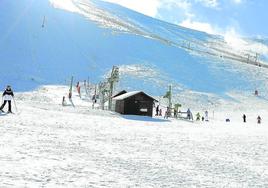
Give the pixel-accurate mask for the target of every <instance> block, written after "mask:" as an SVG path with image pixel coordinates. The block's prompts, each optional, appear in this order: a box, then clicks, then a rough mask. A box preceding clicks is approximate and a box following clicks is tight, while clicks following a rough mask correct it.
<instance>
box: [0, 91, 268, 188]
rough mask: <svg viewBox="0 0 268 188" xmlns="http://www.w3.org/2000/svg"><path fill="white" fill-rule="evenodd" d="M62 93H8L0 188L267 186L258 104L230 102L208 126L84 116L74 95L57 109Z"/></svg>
mask: <svg viewBox="0 0 268 188" xmlns="http://www.w3.org/2000/svg"><path fill="white" fill-rule="evenodd" d="M67 93H68V87H65V86H44V87H41V88H39V89H38V90H35V91H34V92H26V93H15V96H16V99H17V106H18V109H19V112H20V113H19V114H17V115H12V114H11V115H6V116H0V125H1V126H0V149H1V152H0V166H1V168H0V187H55V188H56V187H115V188H117V187H267V185H268V170H267V169H268V157H267V155H268V146H267V141H268V127H267V121H268V119H266V117H267V115H268V113H267V111H265V110H261V109H262V107H266V106H264V105H263V106H259V110H257V111H255V110H251V109H247V111H244V110H245V109H244V108H239V106H238V104H236V103H233V106H232V109H235V108H237V109H240V110H236V111H232V110H231V111H230V110H229V111H222V110H221V108H219V111H215V114H214V118H213V116H212V112H211V111H209V117H210V122H194V123H190V122H186V121H182V120H175V119H169V120H164V119H163V118H149V117H138V116H120V115H118V114H116V113H113V112H108V111H101V110H92V109H91V104H90V102H88V101H87V100H86V98H84V97H85V96H82V99H80V98H79V97H78V94H77V93H74V94H73V96H74V99H73V101H74V103H75V107H72V106H66V107H62V106H61V99H62V96H63V95H67ZM249 99H250V98H249ZM260 104H261V103H260ZM262 104H264V103H262ZM223 109H224V108H223ZM263 109H264V108H263ZM195 112H196V111H194V114H195ZM227 112H228V113H229V115H228V114H227ZM243 113H246V115H247V117H248V123H246V124H244V123H242V114H243ZM258 113H259V115H261V116H262V117H263V123H262V124H260V125H258V124H257V122H256V118H257V115H258ZM227 117H228V118H230V119H231V122H230V123H225V121H224V120H225V118H227Z"/></svg>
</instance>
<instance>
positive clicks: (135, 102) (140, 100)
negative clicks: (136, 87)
mask: <svg viewBox="0 0 268 188" xmlns="http://www.w3.org/2000/svg"><path fill="white" fill-rule="evenodd" d="M113 100H114V101H115V111H116V112H118V113H120V114H125V115H140V116H151V117H152V116H153V105H154V102H155V101H157V100H155V99H154V98H153V97H151V96H149V95H147V94H146V93H144V92H142V91H133V92H128V93H125V94H122V95H119V96H116V97H114V98H113Z"/></svg>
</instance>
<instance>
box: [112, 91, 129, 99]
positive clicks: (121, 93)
mask: <svg viewBox="0 0 268 188" xmlns="http://www.w3.org/2000/svg"><path fill="white" fill-rule="evenodd" d="M125 93H127V91H126V90H122V91H120V92H118V93H117V94H115V95H114V96H112V98H115V97H118V96H119V95H123V94H125Z"/></svg>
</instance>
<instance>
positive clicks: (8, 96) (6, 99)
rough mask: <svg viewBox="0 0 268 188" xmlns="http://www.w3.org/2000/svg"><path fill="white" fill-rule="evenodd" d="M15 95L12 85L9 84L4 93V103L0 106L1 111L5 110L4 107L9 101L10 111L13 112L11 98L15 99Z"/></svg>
mask: <svg viewBox="0 0 268 188" xmlns="http://www.w3.org/2000/svg"><path fill="white" fill-rule="evenodd" d="M13 97H14V93H13V91H12V89H11V87H10V86H9V85H8V86H7V87H6V90H5V91H4V93H3V99H4V103H3V104H2V106H1V107H0V111H1V112H4V111H3V108H4V107H5V105H6V103H7V102H8V113H12V110H11V100H12V99H13Z"/></svg>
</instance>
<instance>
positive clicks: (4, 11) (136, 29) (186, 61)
mask: <svg viewBox="0 0 268 188" xmlns="http://www.w3.org/2000/svg"><path fill="white" fill-rule="evenodd" d="M66 2H68V3H66V4H65V6H64V5H62V4H61V3H60V1H57V0H50V1H32V0H20V1H18V2H14V1H9V0H4V1H2V2H1V11H0V23H1V27H0V33H3V35H2V36H1V38H0V51H1V53H0V63H1V66H2V67H4V68H1V70H0V85H1V86H2V87H4V86H5V85H6V84H11V85H13V86H14V88H15V90H16V91H28V90H32V89H34V88H36V87H37V86H40V85H46V84H66V83H68V82H69V79H70V77H71V75H73V76H74V77H75V79H76V80H84V79H86V78H87V77H89V78H90V81H91V82H95V83H97V82H99V81H100V80H102V79H103V76H104V75H105V74H107V72H109V70H110V69H111V67H112V66H113V65H118V66H119V67H120V72H121V75H120V77H121V79H120V83H119V85H118V89H120V88H124V89H125V88H126V89H128V90H136V89H137V90H145V91H147V92H149V93H151V94H153V95H156V96H159V95H162V94H163V93H164V92H165V90H166V88H167V85H168V84H170V83H171V84H173V86H174V88H175V89H176V93H177V94H178V95H179V96H189V94H190V95H191V96H193V97H192V98H200V97H201V98H202V99H206V98H210V96H211V97H212V98H213V97H214V98H216V99H217V100H220V99H221V98H222V97H223V98H225V99H229V98H230V97H232V96H234V95H230V93H243V94H245V95H250V94H251V93H252V92H253V91H254V90H255V89H258V90H260V93H262V94H263V97H266V96H265V95H264V94H265V93H266V91H267V85H266V84H267V83H266V78H268V74H267V71H266V69H265V68H260V67H258V66H254V65H250V64H255V63H256V62H257V63H261V64H262V65H263V67H264V66H266V60H267V58H266V57H267V54H266V55H265V54H264V55H263V54H262V55H261V56H260V58H261V59H258V61H255V60H254V51H251V50H248V49H243V50H241V49H240V50H237V49H235V48H231V47H230V45H228V43H226V41H225V40H224V39H223V37H221V36H212V35H208V34H206V33H203V32H199V31H194V30H190V29H187V28H183V27H179V26H176V25H172V24H169V23H166V22H163V21H160V20H156V19H153V18H150V17H147V16H144V15H142V14H139V13H136V12H133V11H131V10H128V9H126V8H123V7H120V6H118V5H114V4H110V3H106V2H102V1H97V0H93V1H86V0H77V1H72V0H69V1H66ZM43 24H44V27H42V25H43ZM250 43H253V44H258V45H261V46H266V47H267V44H265V42H263V41H257V40H253V39H252V41H250ZM247 54H250V56H248V55H247ZM192 98H191V99H190V100H192ZM204 103H207V100H205V101H204Z"/></svg>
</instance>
